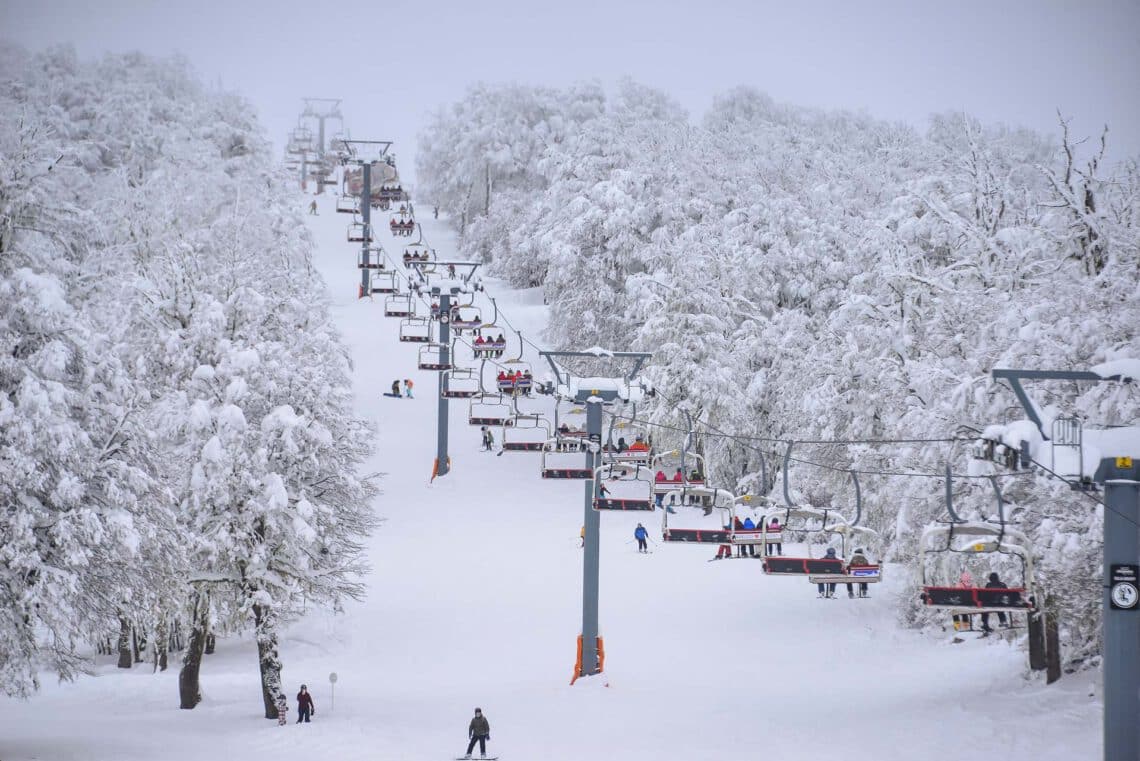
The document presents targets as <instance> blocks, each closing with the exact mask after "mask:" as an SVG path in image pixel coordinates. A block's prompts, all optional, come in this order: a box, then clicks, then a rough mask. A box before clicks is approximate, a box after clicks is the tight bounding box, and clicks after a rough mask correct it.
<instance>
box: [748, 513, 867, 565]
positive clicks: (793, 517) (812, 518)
mask: <svg viewBox="0 0 1140 761" xmlns="http://www.w3.org/2000/svg"><path fill="white" fill-rule="evenodd" d="M772 518H782V519H783V520H782V521H781V526H780V530H779V532H778V533H777V532H774V531H772V530H771V528H770V525H769V524H770V523H771V520H772ZM762 522H763V531H762V532H761V534H762V536H763V538H764V549H765V552H764V573H765V574H767V575H769V576H811V575H816V576H821V575H828V576H840V575H842V574H843V558H842V557H835V558H826V557H818V558H817V557H812V554H811V547H812V542H811V541H810V539H809V541H808V542H807V547H808V551H807V553H806V554H804V555H801V556H793V555H770V554H768V552H767V548H768V547H769V546H771V545H774V544H783V540H784V536H783V535H784V534H785V533H786V532H788V531H796V532H803V533H805V534H809V535H822V536H825V537H827V536H830V535H832V534H835V533H839V531H838V529H839V527H840V526H846V525H847V521H846V520H845V519H844V518H843V516H842V515H841V514H840V513H839V512H838V511H837V510H831V509H820V508H815V507H786V508H783V509H782V510H778V511H776V512H774V513H771V514H769V515H766V516H764V517H763V519H762ZM816 522H818V524H819V525H818V526H816V525H814V524H815V523H816ZM795 523H799V524H802V525H800V526H795V525H794V524H795ZM789 524H793V525H792V527H789Z"/></svg>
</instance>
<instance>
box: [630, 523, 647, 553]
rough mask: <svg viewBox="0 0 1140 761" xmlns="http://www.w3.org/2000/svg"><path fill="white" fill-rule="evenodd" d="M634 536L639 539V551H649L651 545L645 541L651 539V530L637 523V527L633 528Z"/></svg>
mask: <svg viewBox="0 0 1140 761" xmlns="http://www.w3.org/2000/svg"><path fill="white" fill-rule="evenodd" d="M633 538H634V539H636V540H637V551H638V552H649V545H647V544H646V543H645V542H646V540H647V539H649V532H648V531H646V530H645V526H642V525H641V524H640V523H639V524H637V528H635V529H634V530H633Z"/></svg>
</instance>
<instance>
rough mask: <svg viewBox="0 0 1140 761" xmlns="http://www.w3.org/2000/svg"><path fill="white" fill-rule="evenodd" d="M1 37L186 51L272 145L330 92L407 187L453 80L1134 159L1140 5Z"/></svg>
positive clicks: (62, 16)
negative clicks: (812, 115)
mask: <svg viewBox="0 0 1140 761" xmlns="http://www.w3.org/2000/svg"><path fill="white" fill-rule="evenodd" d="M0 36H3V37H5V38H7V39H9V40H13V41H15V42H18V43H20V44H23V45H24V46H26V47H29V48H33V49H38V48H42V47H44V46H46V45H50V44H54V43H61V42H69V43H72V44H74V45H75V47H76V48H77V50H78V51H79V53H80V54H81V55H94V54H98V53H100V52H102V51H107V50H110V51H117V52H118V51H128V50H142V51H143V52H146V53H150V54H154V55H170V54H172V53H175V52H179V53H182V54H183V55H185V56H186V57H187V58H189V59H190V61H192V62H193V64H194V66H195V67H196V68H197V69H198V71H199V72H200V73H201V75H202V76H203V77H204V78H205V79H207V80H209V81H211V82H214V81H217V80H218V78H220V79H221V81H222V82H223V83H224V85H225V86H226V87H227V88H228V89H235V90H238V91H239V92H241V93H242V94H244V95H245V96H246V97H248V98H249V99H250V100H251V101H252V102H253V103H254V104H255V105H256V107H257V108H258V110H259V112H260V114H261V118H262V121H263V123H264V124H265V126H266V128H267V129H268V130H269V135H270V137H272V138H273V139H274V140H275V141H276V142H277V143H278V145H280V144H281V143H282V138H283V136H284V134H285V132H286V131H287V129H288V128H289V127H290V126H292V124H293V122H294V121H295V119H296V116H297V113H298V112H299V111H300V97H301V96H303V95H311V96H325V97H339V98H343V99H344V105H343V107H342V110H343V112H344V114H345V117H346V120H347V122H348V126H349V128H350V130H351V132H352V134H353V136H354V137H358V138H368V139H391V140H395V141H396V147H395V148H394V150H395V151H396V153H397V155H399V156H400V157H401V158H402V159H403V161H401V164H402V166H403V168H404V170H405V171H404V173H405V175H407V174H408V173H409V170H410V169H411V163H412V162H411V159H412V157H413V154H414V148H415V136H416V133H417V131H418V130H419V128H420V126H421V125H422V124H423V123H424V120H425V116H426V114H427V113H428V112H429V111H431V110H432V109H434V108H435V107H437V106H439V105H441V104H444V103H449V102H451V101H453V100H455V99H457V98H458V97H460V96H461V95H462V93H463V91H464V89H465V87H466V85H467V84H469V83H471V82H473V81H476V80H483V81H487V82H499V81H516V82H525V83H535V84H551V85H564V84H568V83H570V82H574V81H577V80H582V79H598V80H600V81H602V82H603V83H605V84H607V85H608V84H611V83H613V82H614V81H616V80H617V79H618V78H619V77H621V76H623V75H629V76H632V77H633V78H634V79H637V80H639V81H641V82H645V83H647V84H650V85H654V86H656V87H659V88H661V89H663V90H665V91H667V92H669V93H670V94H672V95H673V96H674V97H675V98H676V99H677V100H678V101H680V102H681V103H682V105H684V106H685V107H686V108H687V109H688V110H689V112H690V113H691V114H692V115H694V116H699V115H700V114H702V113H703V112H704V110H705V109H706V108H707V107H708V105H709V104H710V103H711V101H712V97H713V96H714V95H715V94H717V93H720V92H723V91H724V90H726V89H727V88H730V87H732V86H735V85H738V84H748V85H753V86H755V87H757V88H759V89H761V90H765V91H767V92H768V93H770V94H771V95H772V96H773V97H775V98H776V99H777V100H781V101H787V102H791V103H797V104H804V105H812V106H823V107H832V108H835V107H838V108H847V109H862V110H865V111H867V112H869V113H870V114H872V115H874V116H877V117H882V118H886V119H892V120H902V121H906V122H910V123H913V124H915V125H918V126H923V125H924V124H925V120H926V117H927V116H928V115H929V114H931V113H933V112H936V111H945V110H965V111H967V112H969V113H971V114H974V115H976V116H978V117H979V118H981V119H982V120H983V121H985V122H1005V123H1010V124H1020V125H1026V126H1030V127H1033V128H1036V129H1039V130H1042V131H1050V132H1055V127H1056V113H1055V112H1056V109H1057V108H1058V107H1059V108H1060V109H1061V110H1062V112H1063V113H1065V114H1066V115H1068V116H1071V117H1072V118H1073V127H1074V129H1075V131H1076V133H1077V134H1079V135H1091V136H1096V135H1097V134H1099V130H1100V127H1101V125H1102V124H1104V123H1105V122H1107V123H1108V124H1109V128H1110V130H1111V132H1110V145H1111V146H1112V149H1113V150H1112V153H1113V155H1114V156H1115V157H1117V158H1119V157H1121V156H1124V155H1138V154H1140V96H1138V94H1137V93H1138V90H1140V88H1138V79H1140V77H1138V75H1140V1H1138V0H1118V1H1117V2H1103V1H1100V0H1098V1H1097V2H1056V1H1049V0H986V1H983V2H973V1H969V0H939V1H938V2H920V1H919V0H909V1H908V2H902V1H894V2H852V1H850V0H848V1H846V2H828V3H824V2H799V1H797V0H781V2H767V1H765V2H759V1H753V2H748V1H747V0H737V1H736V2H727V1H723V0H703V1H701V2H685V3H679V2H673V1H672V0H640V1H638V2H623V1H622V0H610V2H596V1H595V0H577V1H576V2H566V1H565V0H563V1H561V2H557V3H551V2H545V0H529V1H527V0H509V1H508V0H469V1H464V2H455V1H453V0H438V1H436V2H424V1H421V2H405V1H404V0H387V1H386V2H382V3H381V2H356V3H353V2H337V3H335V4H334V3H321V2H315V1H313V2H298V1H297V0H273V1H272V2H269V1H268V0H250V1H248V2H246V1H245V0H229V2H220V1H218V0H208V1H201V2H196V1H184V2H158V1H152V2H146V1H144V0H107V1H105V2H92V1H91V0H23V1H21V0H0Z"/></svg>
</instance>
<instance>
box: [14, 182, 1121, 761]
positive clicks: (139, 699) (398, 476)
mask: <svg viewBox="0 0 1140 761" xmlns="http://www.w3.org/2000/svg"><path fill="white" fill-rule="evenodd" d="M320 204H321V206H320V216H317V217H311V218H310V220H311V224H312V226H313V229H314V234H315V236H316V239H317V243H318V250H317V252H316V264H317V266H318V267H319V268H320V269H321V270H322V272H323V273H324V276H325V278H326V279H327V281H328V284H329V287H330V290H331V294H332V298H333V302H334V312H335V318H336V320H337V322H338V324H339V326H340V329H341V331H342V332H343V335H344V337H345V340H346V341H347V343H348V345H349V346H350V348H351V350H352V353H353V359H354V362H355V373H354V379H353V380H354V384H355V395H356V403H357V409H358V411H359V414H360V415H361V416H363V417H366V418H368V419H370V420H373V421H375V422H376V424H377V425H378V427H379V437H378V445H377V450H376V454H375V457H374V460H373V462H372V463H371V466H372V468H374V469H376V470H379V471H383V472H384V473H385V474H386V475H385V477H384V479H383V483H382V487H383V492H384V493H383V494H382V495H381V496H380V497H379V498H377V500H376V510H377V512H378V513H379V514H380V515H382V516H383V517H384V518H385V523H383V525H382V526H381V527H380V529H379V530H378V531H377V532H376V534H375V536H374V537H373V539H372V540H371V547H370V556H371V562H372V564H373V567H374V570H373V572H372V575H371V577H370V579H369V585H370V593H369V596H368V598H367V599H366V600H365V601H364V602H362V603H360V604H351V605H349V606H348V607H347V608H346V609H345V611H344V612H343V613H339V614H332V613H327V612H324V611H313V612H312V613H311V614H310V615H309V616H308V617H307V618H305V619H304V620H303V621H301V622H299V623H297V624H295V625H293V626H292V627H291V628H290V629H289V630H288V632H287V634H286V635H285V636H283V638H282V641H281V655H282V658H283V661H284V665H285V668H284V672H283V678H284V682H285V684H286V685H287V689H286V692H287V694H289V696H290V724H289V725H288V726H285V727H279V726H278V725H277V722H276V721H268V720H266V719H264V718H262V717H261V713H262V709H261V699H260V693H259V683H258V677H257V662H256V656H255V652H256V651H255V647H254V644H253V642H252V641H251V640H250V639H249V638H248V636H246V637H243V638H236V637H231V638H225V639H222V640H220V641H219V645H218V652H217V653H216V654H213V655H209V656H206V658H205V660H204V662H203V665H202V687H203V691H204V702H203V703H202V704H201V705H200V706H199V707H198V708H196V709H195V710H192V711H182V710H179V709H178V707H177V706H178V694H177V676H178V675H177V658H176V657H175V661H174V663H173V664H172V668H171V669H170V670H169V671H167V672H165V673H161V674H152V673H151V670H150V668H149V667H147V666H139V667H136V668H134V669H132V670H130V671H120V670H118V669H116V668H115V665H114V658H113V657H110V656H108V657H100V658H98V659H97V660H96V667H95V676H93V677H88V678H84V679H82V680H80V681H79V682H77V683H74V684H63V685H59V684H55V683H53V682H52V681H51V679H50V678H46V679H45V682H46V685H45V687H44V689H43V690H42V692H41V693H40V694H39V695H37V696H35V697H34V698H33V699H31V700H29V701H27V702H17V701H14V700H6V701H4V702H3V705H2V710H0V758H2V759H3V760H4V761H28V760H30V759H52V760H53V761H144V760H145V761H152V760H154V759H171V760H174V761H179V760H183V759H185V760H190V759H208V758H233V759H242V761H289V760H290V759H328V760H329V761H355V760H357V759H360V760H362V761H363V760H364V759H368V761H389V760H390V761H396V760H397V759H400V760H409V761H410V760H413V759H449V758H454V757H455V756H457V755H462V751H463V750H464V749H465V746H466V737H467V734H466V731H467V723H468V721H469V720H470V718H471V715H472V712H473V709H474V707H475V706H479V707H481V708H482V709H483V711H484V713H485V714H486V716H487V718H488V719H489V721H490V724H491V730H492V731H491V738H492V739H491V743H490V746H489V750H490V751H493V753H494V754H496V755H501V756H502V758H503V759H505V761H511V760H512V759H518V760H519V761H523V760H524V759H526V760H534V761H537V760H539V759H541V760H542V761H561V760H564V759H599V760H600V759H630V760H637V759H646V760H650V759H652V761H664V760H666V759H678V760H687V759H693V760H696V759H718V760H719V761H731V760H733V759H755V758H761V757H764V758H772V759H807V758H873V759H875V761H915V759H929V758H956V757H960V756H962V757H970V758H1001V759H1003V761H1019V760H1022V759H1024V760H1025V761H1048V760H1049V759H1091V758H1097V757H1099V756H1100V755H1101V740H1100V726H1101V705H1100V694H1099V693H1100V687H1099V680H1098V679H1096V678H1095V677H1094V676H1093V675H1092V674H1087V673H1086V674H1080V675H1075V676H1066V677H1065V679H1063V680H1062V681H1061V682H1060V683H1058V684H1056V685H1053V686H1051V687H1048V688H1046V687H1044V686H1043V685H1042V684H1041V683H1039V682H1038V681H1036V679H1034V680H1032V681H1030V680H1028V679H1027V678H1026V657H1025V654H1024V652H1023V651H1022V650H1020V649H1019V648H1018V647H1017V646H1016V644H1015V643H1013V642H1011V641H1006V640H1003V639H999V638H997V637H992V638H989V639H985V640H980V639H976V636H977V635H973V634H970V635H966V636H965V640H966V641H964V642H961V643H958V644H953V643H952V642H951V640H952V635H951V634H947V633H941V634H940V633H920V632H914V631H910V630H904V629H900V628H899V627H898V625H897V624H896V612H895V610H896V603H897V601H898V598H900V597H901V598H904V599H905V600H908V601H910V600H914V598H915V597H916V594H915V590H914V588H913V587H912V586H910V584H911V583H912V582H910V581H909V580H908V579H906V578H904V576H905V573H904V572H902V570H901V569H898V568H895V567H888V568H887V569H886V572H885V579H884V582H883V583H882V584H879V585H876V586H872V587H871V594H872V597H871V598H870V599H866V600H859V599H855V600H849V599H847V597H846V595H844V594H843V588H842V586H841V587H840V597H839V599H835V600H823V599H817V597H816V592H815V588H814V586H812V585H810V584H808V583H807V582H806V581H804V580H802V579H798V578H775V577H765V576H764V575H763V574H762V573H761V569H760V563H759V562H757V561H755V560H729V561H718V562H707V561H708V560H709V559H710V558H711V557H712V556H713V554H714V553H715V551H716V547H715V546H709V545H700V546H669V547H664V546H662V545H661V543H660V541H659V534H658V533H657V532H656V530H652V531H651V537H653V539H654V541H655V543H654V544H651V545H650V549H651V550H652V553H651V554H638V553H637V552H636V546H635V544H634V542H633V529H634V527H635V526H636V524H637V523H638V522H639V521H644V522H645V523H646V525H647V526H648V527H651V529H652V528H655V526H656V525H657V521H656V520H654V519H657V515H654V516H647V515H645V514H641V515H625V514H613V515H610V514H606V515H603V516H602V536H601V551H602V559H601V612H600V615H601V625H602V633H603V636H604V638H605V648H606V671H605V673H604V674H603V675H601V676H595V677H589V678H584V679H580V680H579V681H578V682H577V684H575V685H574V686H572V687H571V686H570V685H569V682H570V677H571V671H572V667H573V664H574V655H575V639H576V637H577V635H578V634H579V631H580V626H581V575H582V568H581V550H579V548H578V531H579V527H580V526H581V524H582V510H583V486H582V484H581V483H580V482H562V483H560V482H546V481H543V480H541V479H540V478H539V474H538V456H537V455H535V454H530V453H513V452H507V453H505V454H504V455H503V456H502V457H495V456H494V455H493V454H487V453H481V452H480V451H479V429H478V428H477V427H471V426H468V425H467V421H466V413H467V405H466V404H465V403H462V402H453V403H452V404H451V420H450V423H451V437H450V451H451V457H452V467H453V472H452V473H451V474H449V475H447V476H445V477H442V478H440V479H437V480H436V481H435V482H434V483H429V477H430V474H431V467H432V460H433V458H434V456H435V447H436V441H435V432H436V420H435V414H436V398H435V397H434V394H433V391H434V389H435V385H436V378H434V377H433V375H434V374H433V373H425V372H417V371H416V370H415V359H416V350H417V347H416V346H415V345H409V344H401V343H399V342H398V341H397V337H396V335H397V331H396V328H397V325H398V320H389V319H385V318H384V317H383V316H382V310H383V302H382V300H380V299H377V300H376V301H371V300H369V299H362V300H359V301H358V300H357V299H356V293H357V283H358V281H359V270H357V269H356V267H355V257H356V251H357V247H356V246H353V245H349V244H347V243H346V242H345V240H344V226H343V222H342V220H341V219H338V216H337V215H336V214H335V213H333V208H334V207H333V201H332V199H331V198H329V197H327V196H326V197H324V198H322V199H321V201H320ZM424 230H425V234H426V237H427V239H428V240H429V241H430V242H431V244H433V245H435V246H436V247H437V248H438V249H439V250H440V253H441V255H450V254H452V253H453V250H454V245H453V241H452V239H451V238H450V236H449V235H448V234H447V233H446V232H445V228H444V227H443V224H442V222H433V221H431V220H427V221H425V222H424ZM388 248H389V250H390V251H392V252H396V254H395V255H397V256H398V254H399V252H402V249H403V243H402V242H401V240H400V239H394V240H393V241H391V242H390V243H389V244H388ZM487 285H488V290H489V291H490V292H491V295H494V296H496V297H497V298H498V299H499V306H500V309H501V310H502V312H503V313H505V314H507V315H509V319H510V320H511V321H512V323H514V324H515V325H517V326H519V327H520V328H521V329H522V330H523V331H524V333H526V334H527V335H528V336H530V337H532V338H534V337H537V336H538V335H540V332H541V328H542V326H543V324H544V320H545V314H546V312H545V308H544V307H543V306H542V304H541V298H540V297H539V296H538V294H537V293H536V292H534V291H528V292H524V293H522V294H516V293H513V292H511V291H509V290H506V289H505V288H504V287H503V286H502V285H501V284H499V283H497V282H494V281H488V284H487ZM529 359H530V361H531V363H532V367H535V368H537V367H539V358H538V357H537V356H530V357H529ZM394 378H400V379H402V378H415V379H416V392H417V396H416V398H415V399H389V398H384V397H382V396H381V393H382V392H384V391H386V390H387V389H388V386H389V385H390V384H391V382H392V380H393V379H394ZM548 403H549V402H548V401H546V400H532V402H531V407H538V406H539V405H541V404H548ZM291 412H292V411H291V410H284V409H283V410H280V411H278V412H277V413H275V415H274V418H273V419H274V420H275V421H277V423H278V424H280V425H289V424H290V420H291V417H290V415H291ZM647 518H649V519H650V520H646V519H647ZM678 525H680V524H679V521H678ZM789 550H794V548H793V547H791V546H789V545H786V546H785V551H789ZM172 655H175V654H172ZM332 672H335V673H336V674H337V675H338V677H339V678H338V681H337V682H336V687H335V695H334V694H333V691H332V687H331V685H330V683H329V675H330V673H332ZM302 682H304V683H306V684H307V685H308V686H309V688H310V691H311V692H312V693H313V696H314V700H315V703H316V715H315V717H314V719H313V723H311V724H307V725H302V726H297V725H295V724H293V723H292V720H293V719H295V718H296V705H295V702H294V701H293V700H292V697H293V695H295V694H296V692H297V690H298V688H299V686H300V684H301V683H302Z"/></svg>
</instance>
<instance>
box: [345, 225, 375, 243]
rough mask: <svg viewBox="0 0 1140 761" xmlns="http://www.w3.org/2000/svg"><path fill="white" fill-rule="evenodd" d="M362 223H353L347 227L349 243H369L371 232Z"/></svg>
mask: <svg viewBox="0 0 1140 761" xmlns="http://www.w3.org/2000/svg"><path fill="white" fill-rule="evenodd" d="M370 227H371V226H370V225H366V224H364V223H363V222H353V223H351V224H350V225H349V226H348V242H349V243H371V242H372V230H371V229H370Z"/></svg>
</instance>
